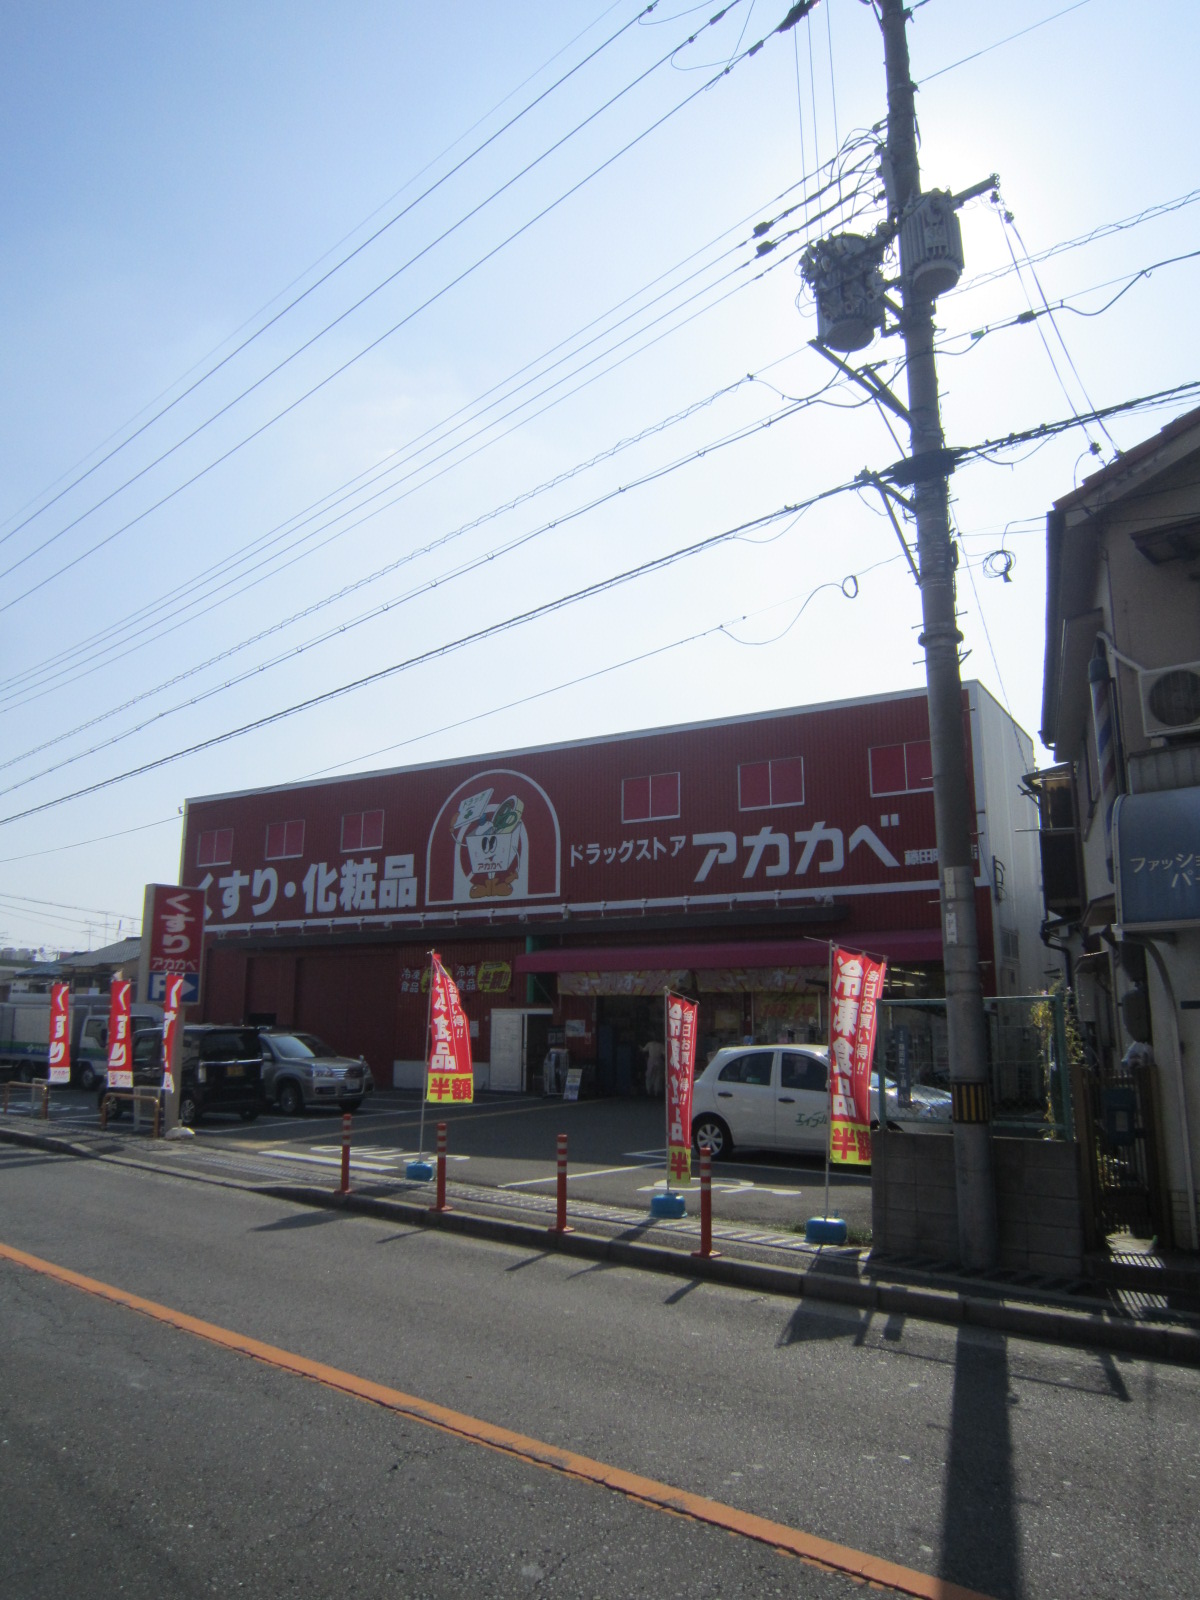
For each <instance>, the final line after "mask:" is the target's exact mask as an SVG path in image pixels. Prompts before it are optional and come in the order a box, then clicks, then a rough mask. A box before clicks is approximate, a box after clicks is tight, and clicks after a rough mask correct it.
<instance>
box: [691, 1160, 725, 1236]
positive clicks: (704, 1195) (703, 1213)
mask: <svg viewBox="0 0 1200 1600" xmlns="http://www.w3.org/2000/svg"><path fill="white" fill-rule="evenodd" d="M692 1254H693V1255H694V1256H705V1257H708V1256H719V1255H720V1254H721V1252H720V1251H719V1250H714V1249H713V1247H712V1154H711V1152H710V1151H708V1150H701V1152H700V1248H699V1250H693V1251H692Z"/></svg>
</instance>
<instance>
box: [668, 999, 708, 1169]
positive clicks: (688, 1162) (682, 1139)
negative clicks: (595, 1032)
mask: <svg viewBox="0 0 1200 1600" xmlns="http://www.w3.org/2000/svg"><path fill="white" fill-rule="evenodd" d="M699 1011H700V1007H699V1006H698V1005H697V1004H696V1002H695V1001H694V1000H684V999H683V998H682V996H680V995H677V994H668V996H667V1175H668V1179H674V1180H675V1182H676V1183H690V1182H691V1181H692V1084H693V1082H694V1081H695V1076H696V1019H697V1016H698V1015H699Z"/></svg>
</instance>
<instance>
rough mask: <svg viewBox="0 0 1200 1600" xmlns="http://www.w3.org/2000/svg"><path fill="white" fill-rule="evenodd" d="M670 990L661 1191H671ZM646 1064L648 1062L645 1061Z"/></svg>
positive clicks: (665, 998)
mask: <svg viewBox="0 0 1200 1600" xmlns="http://www.w3.org/2000/svg"><path fill="white" fill-rule="evenodd" d="M670 1010H671V991H670V989H668V988H665V987H664V989H663V1141H664V1144H663V1192H664V1194H670V1192H671V1096H670V1094H669V1093H668V1092H667V1075H668V1073H669V1071H670V1066H669V1063H670V1060H671V1017H670ZM647 1065H649V1062H648V1061H647Z"/></svg>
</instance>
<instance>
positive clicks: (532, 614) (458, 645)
mask: <svg viewBox="0 0 1200 1600" xmlns="http://www.w3.org/2000/svg"><path fill="white" fill-rule="evenodd" d="M856 487H857V485H856V484H855V483H853V482H851V483H843V484H838V485H837V486H836V487H835V488H832V489H825V490H822V491H821V492H820V493H818V494H816V495H812V496H810V497H809V498H808V499H807V500H805V501H801V502H799V503H797V504H795V505H787V506H781V507H780V508H779V510H777V511H771V512H767V513H765V514H764V515H762V516H759V517H752V518H750V519H748V520H747V521H745V522H742V523H739V524H737V526H735V527H733V528H726V529H724V530H722V532H720V533H715V534H710V535H709V536H708V538H706V539H699V540H696V541H695V542H694V543H693V544H690V545H685V546H684V547H683V548H681V549H678V550H673V551H669V552H668V553H667V554H666V555H662V556H656V557H654V558H653V559H651V560H649V561H645V562H642V563H640V564H639V565H638V566H636V567H630V568H628V569H627V570H626V571H624V572H620V573H616V574H614V575H613V576H611V577H608V578H602V579H599V580H598V581H597V582H595V583H592V584H587V585H586V586H585V587H584V588H582V589H576V590H574V591H572V592H571V593H569V594H565V595H559V596H557V597H556V598H555V599H553V600H547V601H544V602H543V603H542V604H541V605H537V606H531V607H530V608H529V609H528V610H526V611H523V612H519V613H518V614H517V615H515V616H512V617H508V618H506V619H504V620H503V621H501V622H496V623H491V624H489V625H488V626H486V627H483V628H478V629H476V630H475V631H474V632H472V633H469V634H465V635H463V636H461V637H460V638H458V639H455V640H452V641H450V642H449V643H447V644H444V645H436V646H434V647H432V648H431V649H429V650H425V651H422V652H421V653H420V654H418V655H415V656H410V657H409V658H408V659H406V660H404V661H398V662H395V663H393V664H392V665H391V666H388V667H380V668H379V669H378V670H377V671H375V672H370V673H367V674H365V675H364V676H363V677H360V678H355V679H353V680H352V681H350V682H349V683H343V684H339V685H338V686H337V687H336V688H333V689H326V690H323V691H322V692H321V693H320V694H316V695H310V696H309V697H308V698H307V699H305V700H300V701H297V702H296V703H295V704H293V705H290V706H285V707H283V708H282V709H281V710H279V711H273V712H269V713H268V714H267V715H266V716H262V717H256V718H255V719H254V720H253V721H252V722H247V723H243V724H242V725H241V726H240V727H237V728H231V729H227V730H226V731H225V732H224V733H219V734H214V735H212V736H211V737H210V738H208V739H202V740H200V741H198V742H197V743H196V744H192V745H188V746H187V747H186V748H184V749H181V750H176V751H174V752H173V753H172V754H170V755H166V756H159V757H157V758H155V759H154V760H151V761H146V762H142V763H141V764H140V765H139V766H136V767H133V768H130V769H129V770H128V771H127V772H122V773H118V774H116V775H115V776H113V777H109V778H103V779H101V780H100V781H99V782H97V783H92V784H88V785H87V786H86V787H84V788H82V789H76V790H73V791H72V792H71V793H70V794H65V795H59V796H58V797H57V798H56V799H53V800H45V801H43V802H42V803H41V804H40V805H36V806H29V807H27V809H26V810H24V811H17V812H13V813H12V814H11V815H9V816H7V817H0V826H5V825H7V824H8V823H10V822H19V821H21V820H22V819H23V818H25V817H31V816H36V815H38V814H40V813H41V812H44V811H50V810H53V809H54V808H55V807H57V806H60V805H65V804H66V803H67V802H68V801H70V800H78V799H81V798H83V797H84V796H85V795H90V794H96V793H98V792H99V791H101V790H103V789H109V788H111V787H112V786H113V785H114V784H118V783H125V782H127V781H128V780H129V779H130V778H136V777H141V776H142V775H143V774H145V773H147V772H154V771H157V770H158V769H159V768H161V767H165V766H169V765H171V764H172V763H173V762H175V761H180V760H182V759H183V758H184V757H186V756H190V755H198V754H199V753H200V752H202V751H204V750H211V749H214V748H215V747H216V746H217V745H222V744H227V743H229V741H230V740H232V739H238V738H241V737H242V736H243V735H245V734H247V733H255V732H257V731H258V730H259V729H260V728H266V727H270V726H272V725H273V724H274V723H277V722H282V721H284V720H285V719H287V718H289V717H293V716H296V715H298V714H299V713H300V712H303V711H311V710H313V709H314V708H315V707H316V706H320V705H327V704H329V702H330V701H333V700H338V699H342V698H344V697H345V696H346V695H349V694H354V693H356V692H357V691H358V690H360V689H365V688H367V687H369V686H370V685H372V684H376V683H381V682H383V681H384V680H385V679H387V678H391V677H394V676H396V675H397V674H398V673H401V672H407V671H409V670H410V669H411V668H413V667H417V666H421V665H424V664H426V663H428V662H430V661H436V660H440V659H442V658H443V657H445V656H447V655H450V654H453V653H455V652H457V651H459V650H462V649H466V648H467V647H468V646H470V645H473V644H480V643H482V642H483V641H484V640H486V639H491V638H495V637H496V636H497V635H499V634H501V633H508V632H510V631H512V630H513V629H515V628H520V627H524V626H526V625H527V624H528V623H530V622H533V621H536V620H538V619H540V618H542V617H546V616H550V615H552V614H554V613H555V612H558V611H562V610H565V609H567V608H568V607H570V606H573V605H577V604H579V603H580V602H581V601H583V600H589V599H593V598H594V597H595V596H596V595H600V594H605V593H608V592H609V591H610V590H612V589H616V588H620V587H622V586H623V585H625V584H627V583H631V582H633V581H635V580H636V579H638V578H643V577H646V576H648V575H649V574H650V573H652V572H659V571H662V570H664V569H665V568H667V567H670V566H674V565H675V564H676V563H678V562H680V561H686V560H689V559H690V558H691V557H693V556H696V555H699V554H701V553H702V552H704V551H707V550H711V549H714V548H716V546H718V545H720V544H725V543H727V542H728V541H729V540H730V539H736V538H738V537H739V536H741V535H743V534H745V533H747V532H749V531H750V530H752V529H754V528H762V527H767V526H768V525H769V524H770V523H772V522H775V521H778V520H779V519H780V518H781V517H789V516H795V514H796V513H797V512H798V511H800V510H803V509H806V508H807V507H809V506H812V505H817V504H818V503H819V502H820V501H822V500H828V499H831V498H833V497H834V496H835V495H839V494H845V493H847V492H851V491H853V490H854V489H855V488H856Z"/></svg>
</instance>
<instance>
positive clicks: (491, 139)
mask: <svg viewBox="0 0 1200 1600" xmlns="http://www.w3.org/2000/svg"><path fill="white" fill-rule="evenodd" d="M740 3H741V0H731V4H732V5H739V4H740ZM657 4H658V0H652V4H651V5H649V6H647V7H646V8H645V9H644V10H643V11H642V12H639V13H638V15H637V16H635V17H631V18H630V19H629V21H628V22H626V23H624V24H623V26H621V27H620V28H618V29H617V31H616V33H614V34H612V35H611V36H610V37H609V38H608V39H606V40H605V41H604V42H603V44H600V45H597V47H596V48H595V49H594V50H593V51H591V52H590V54H588V55H586V56H584V58H583V60H582V61H579V62H577V63H576V65H575V66H573V67H572V68H571V69H570V71H569V72H566V73H564V74H563V76H562V77H561V78H559V79H558V80H557V82H555V83H552V84H551V85H550V87H549V88H548V89H544V90H543V91H542V93H541V94H539V95H538V96H536V98H535V99H533V100H531V101H530V102H529V104H528V105H527V106H524V107H523V108H522V109H521V110H520V111H518V112H517V114H516V115H515V116H514V117H511V118H510V119H509V120H508V122H506V123H505V124H504V125H503V127H501V128H498V129H497V130H496V131H495V133H492V134H490V135H489V136H488V137H487V138H486V139H485V140H484V141H483V143H482V144H479V145H476V147H475V149H474V150H472V151H471V153H470V154H469V155H466V156H464V157H463V158H462V160H461V161H459V162H457V163H456V165H454V166H453V167H451V168H450V170H449V171H448V172H446V173H443V175H442V176H441V177H440V178H438V179H437V181H436V182H435V183H432V184H430V186H429V187H428V188H427V189H425V190H423V191H422V193H421V194H419V195H418V196H417V197H416V199H415V200H411V201H410V202H409V203H408V205H406V206H404V207H403V208H402V209H401V210H400V211H397V212H396V214H395V215H394V216H392V217H390V218H389V219H388V221H387V222H385V223H384V224H383V225H382V227H379V228H377V229H376V230H375V232H374V233H372V234H371V235H370V236H369V237H368V238H366V239H364V240H363V241H362V243H361V244H358V245H356V246H355V247H354V249H353V250H351V251H350V252H349V254H347V255H345V256H343V257H342V259H341V260H340V261H338V262H336V263H335V264H334V265H333V266H332V267H330V268H329V270H328V271H327V272H324V273H322V275H321V276H320V277H319V278H317V279H316V281H315V282H313V283H311V284H309V286H308V288H307V289H305V290H303V292H302V293H300V294H298V295H296V297H295V298H294V299H292V300H290V301H289V302H288V304H287V305H285V306H284V307H283V308H282V309H281V310H279V311H277V312H276V313H275V315H274V316H273V317H271V318H270V319H269V320H268V321H267V322H264V323H263V325H262V326H261V327H260V328H257V329H255V331H254V332H253V333H252V334H251V335H250V336H249V338H247V339H243V341H242V342H241V344H239V345H237V346H236V347H235V348H234V349H233V350H231V351H229V353H228V354H227V355H225V356H223V357H222V358H221V360H220V361H218V362H217V363H216V364H215V365H214V366H212V367H210V368H209V369H208V370H207V371H206V372H204V373H202V374H201V376H200V377H199V378H197V379H196V381H195V382H194V383H192V384H189V386H188V387H187V388H186V389H184V390H183V391H182V393H180V394H178V395H176V396H175V398H174V399H173V400H172V401H170V402H169V404H167V405H165V406H163V407H162V408H161V409H160V410H159V411H157V412H156V413H155V414H154V415H153V416H152V417H150V418H148V419H147V421H146V422H144V423H143V424H142V425H141V427H139V428H138V429H136V431H135V432H133V433H131V434H130V435H129V436H128V438H126V439H123V440H122V441H121V443H120V444H119V445H117V446H116V447H115V448H114V449H112V450H110V451H109V452H108V453H107V454H106V455H104V456H102V457H101V458H100V460H99V461H96V462H95V463H94V464H93V465H92V466H90V467H89V468H88V469H87V471H86V472H83V473H81V474H80V475H79V476H78V477H77V478H75V479H74V480H73V481H72V482H71V483H69V484H67V485H66V487H65V488H63V489H61V490H60V491H59V492H58V493H57V494H56V495H54V497H53V498H52V499H50V500H47V501H46V503H45V504H44V505H42V506H40V507H39V508H38V510H37V511H35V512H33V513H32V515H31V516H28V517H26V518H25V519H24V520H23V521H21V522H18V523H17V525H16V526H15V527H14V528H12V529H10V530H9V532H8V533H6V534H4V535H2V536H0V544H4V543H6V542H7V541H8V540H9V539H11V538H12V537H13V536H14V535H15V534H17V533H20V532H21V530H22V529H23V528H26V527H28V526H29V524H30V523H31V522H33V521H35V520H36V518H38V517H40V516H41V515H42V513H43V512H45V511H48V510H49V508H50V507H51V506H53V505H56V504H57V503H58V501H59V500H61V499H62V498H63V496H64V495H66V494H69V493H70V491H71V490H72V489H74V488H77V487H78V485H79V484H81V483H83V482H84V481H85V480H86V479H87V478H90V477H91V476H92V474H93V473H94V472H97V471H98V470H99V469H100V468H101V467H102V466H104V465H105V463H106V462H109V461H111V460H112V459H113V457H114V456H116V455H118V454H119V453H120V452H121V451H122V450H124V449H125V447H126V446H127V445H129V444H132V443H133V441H134V440H135V439H138V438H140V437H141V435H142V434H143V433H145V432H146V430H147V429H148V428H151V427H153V425H154V424H155V423H156V422H158V421H160V420H161V419H162V418H163V417H165V416H166V415H167V413H168V412H170V411H173V410H174V409H175V407H176V406H177V405H179V404H180V402H181V401H183V400H186V399H187V397H188V395H190V394H194V393H195V391H196V390H197V389H199V388H200V386H201V385H202V384H204V383H207V382H208V380H209V378H211V377H212V376H213V375H214V374H215V373H217V372H220V371H221V369H222V368H223V367H225V366H227V365H228V364H229V362H231V361H232V360H234V358H235V357H236V356H239V355H240V354H241V353H242V351H243V350H246V349H248V348H249V346H250V345H252V344H253V343H254V342H255V340H257V339H259V338H261V337H262V335H263V334H264V333H266V332H267V330H268V329H269V328H272V327H274V326H275V324H276V323H277V322H279V321H280V320H281V318H283V317H285V316H287V315H288V313H289V312H290V311H294V310H295V308H296V307H297V306H298V305H300V304H301V303H302V302H303V301H305V300H307V299H308V297H309V295H311V294H313V293H315V291H316V290H317V289H319V288H320V287H321V286H322V284H325V283H328V282H329V280H330V278H332V277H333V276H334V275H335V274H336V273H338V272H340V271H341V270H342V268H343V267H345V266H347V265H348V264H349V263H350V262H351V261H353V260H354V259H355V257H356V256H359V255H361V254H362V252H363V251H364V250H366V249H367V248H368V247H369V246H370V245H372V244H374V243H375V242H376V241H377V240H379V239H381V238H382V237H383V235H384V234H385V233H387V232H388V231H389V229H391V228H393V227H395V225H396V223H398V222H400V221H401V220H402V219H403V218H404V217H406V216H408V214H409V213H410V212H411V211H413V210H415V209H416V207H417V206H419V205H420V204H421V202H422V201H423V200H427V199H428V198H429V196H430V195H431V194H434V193H436V191H437V190H438V189H440V188H441V187H442V185H443V184H444V183H448V182H449V180H450V179H451V178H453V177H454V176H455V175H456V174H457V173H459V172H461V171H462V170H463V168H464V167H466V166H468V165H469V164H470V163H471V162H472V161H474V160H475V158H476V156H479V155H481V154H482V153H483V151H485V150H486V149H487V148H488V147H489V145H492V144H494V143H495V142H496V140H497V139H499V138H502V137H503V135H504V134H506V133H507V132H508V131H509V130H510V129H511V128H514V127H515V126H516V124H517V123H518V122H520V121H521V120H522V118H524V117H526V116H528V115H529V113H530V112H531V111H533V110H534V109H535V108H536V107H537V106H539V105H541V103H542V101H543V100H546V99H547V98H548V97H549V96H550V95H552V94H553V93H554V92H555V91H556V90H557V89H561V88H562V86H563V84H565V83H567V82H569V81H570V79H571V78H573V77H574V76H575V74H576V73H577V72H580V71H582V70H583V68H584V67H585V66H588V65H589V64H590V63H591V62H592V61H594V60H595V59H596V57H597V56H599V55H601V54H603V52H604V51H605V50H607V49H608V47H609V46H610V45H612V44H615V43H616V41H617V40H618V39H619V38H621V36H622V35H623V34H625V33H627V32H628V31H629V29H630V28H632V27H633V26H634V25H635V23H637V22H638V21H639V19H640V17H642V16H646V15H648V13H649V12H651V11H653V10H654V8H655V6H656V5H657ZM649 70H650V71H653V70H655V69H654V68H650V69H649ZM640 81H641V79H635V80H634V83H635V84H636V83H638V82H640ZM621 92H622V93H623V94H624V93H626V92H627V91H626V90H622V91H621ZM611 103H612V102H611V101H610V102H609V104H611ZM606 109H607V107H606V106H602V107H601V108H600V111H598V112H596V113H594V115H595V116H599V115H600V114H601V112H602V111H604V110H606ZM588 120H589V121H590V120H592V119H591V118H589V119H588ZM584 126H586V124H585V123H581V124H580V127H584ZM578 131H579V129H578V128H576V129H574V130H573V132H572V133H571V134H568V135H567V138H571V137H573V136H574V133H577V132H578ZM557 148H558V146H556V145H552V146H551V150H550V151H547V152H545V153H544V154H543V156H539V157H538V161H541V160H543V159H544V158H545V155H548V154H550V153H551V151H553V150H555V149H557ZM534 165H536V163H534ZM529 170H530V168H529V167H526V168H524V169H523V171H522V172H520V173H518V174H517V176H516V177H515V178H513V179H510V183H515V182H517V180H518V179H519V178H521V177H523V176H524V175H525V173H526V172H528V171H529ZM504 187H505V188H507V187H509V185H508V184H506V185H505V186H504ZM503 192H504V189H498V190H496V192H495V194H493V195H490V196H489V197H488V200H486V201H484V202H483V204H484V205H486V204H489V203H490V201H491V200H494V199H495V198H496V196H497V195H499V194H502V193H503ZM477 209H478V208H477ZM474 214H475V213H474V212H468V213H467V218H469V217H471V216H473V215H474ZM467 218H463V219H461V221H466V220H467ZM461 221H460V223H456V224H455V227H458V226H460V225H461ZM451 231H453V230H451ZM442 237H443V238H444V237H446V235H442ZM439 242H440V240H435V241H434V243H435V244H436V243H439ZM432 248H433V246H432V245H430V246H427V249H432ZM413 259H414V260H416V259H418V258H417V257H414V258H413ZM405 265H406V267H407V266H411V265H412V262H407V263H406V264H405ZM401 270H404V269H403V268H402V269H401ZM390 282H391V279H390V278H385V279H384V283H385V284H386V283H390ZM382 287H383V284H381V285H379V286H377V288H376V289H373V290H372V291H371V293H372V294H376V293H378V290H379V288H382ZM366 298H369V296H368V297H366ZM362 304H363V301H361V300H360V301H358V302H357V303H356V305H355V306H352V307H351V308H350V310H351V311H353V310H356V309H357V306H358V305H362ZM348 315H349V312H344V313H343V316H348ZM341 320H342V318H341V317H339V318H338V319H337V321H338V322H340V321H341ZM336 325H337V324H336V322H333V323H330V324H329V326H328V327H326V328H323V329H322V330H321V334H324V333H328V332H329V329H330V328H332V327H335V326H336ZM321 334H318V335H317V336H316V337H317V338H320V337H321ZM311 342H312V341H311V340H310V341H309V343H311ZM307 348H308V345H301V346H300V350H305V349H307ZM299 353H300V352H299V351H296V352H293V355H292V356H289V357H288V360H289V361H291V360H293V359H294V356H295V355H297V354H299ZM278 371H279V368H278V367H276V368H274V369H273V372H278ZM270 376H272V373H268V374H267V377H270ZM265 381H266V380H265V379H264V378H260V379H259V383H262V382H265ZM257 387H258V385H257V384H255V385H252V388H257ZM249 393H251V390H250V389H247V390H245V391H244V392H243V393H242V394H241V395H239V396H238V397H237V400H242V399H244V398H245V396H246V395H247V394H249ZM237 400H234V401H231V402H230V404H231V405H236V404H237ZM225 410H228V407H227V406H226V407H223V408H222V410H221V411H218V412H216V413H215V415H214V416H213V417H210V418H209V419H208V422H205V423H203V424H202V425H201V426H202V427H207V426H208V423H209V422H213V421H215V420H216V417H219V416H221V415H223V412H224V411H225ZM199 431H200V430H199V429H195V430H193V432H192V433H190V434H188V435H187V437H186V438H185V439H182V440H180V441H179V443H178V444H175V445H173V446H172V447H171V450H170V451H167V452H166V453H165V454H164V455H161V456H159V457H158V458H157V460H155V461H152V462H151V463H150V466H149V467H144V468H143V469H142V472H139V473H137V474H136V475H135V476H134V477H133V478H130V479H128V480H127V481H126V482H125V483H124V484H122V485H121V487H120V488H119V489H115V490H113V494H112V495H107V496H106V497H105V498H104V499H103V500H100V501H98V502H97V503H96V505H94V506H92V507H91V508H90V509H89V510H88V511H86V512H84V513H83V515H84V516H90V515H91V513H92V511H95V510H98V509H99V507H100V506H102V505H105V504H107V502H108V500H111V499H112V498H113V495H116V494H120V493H121V492H122V490H124V489H127V488H128V487H129V485H130V484H131V483H135V482H136V481H137V479H138V478H140V477H141V476H142V475H143V473H145V472H148V471H150V468H151V467H154V466H157V465H158V462H159V461H162V460H165V459H166V455H169V454H172V453H173V452H174V451H175V450H177V449H179V447H180V445H182V444H186V443H187V440H188V439H192V438H195V436H196V433H197V432H199ZM81 520H82V518H76V519H75V522H70V523H68V524H67V526H66V528H63V529H60V531H59V533H57V534H55V535H54V538H55V539H58V538H61V536H62V534H63V533H66V532H67V531H68V530H69V529H70V528H72V527H75V526H76V524H77V523H78V522H79V521H81ZM52 542H53V540H47V541H46V543H52ZM39 548H41V549H44V548H45V545H44V544H43V545H42V546H39ZM33 553H36V552H31V554H33ZM28 559H29V557H28V556H26V557H24V558H23V560H28ZM15 565H16V566H20V565H21V562H17V563H15ZM13 570H14V568H13V567H9V568H8V569H7V571H8V572H11V571H13ZM0 576H6V574H5V573H0Z"/></svg>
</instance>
